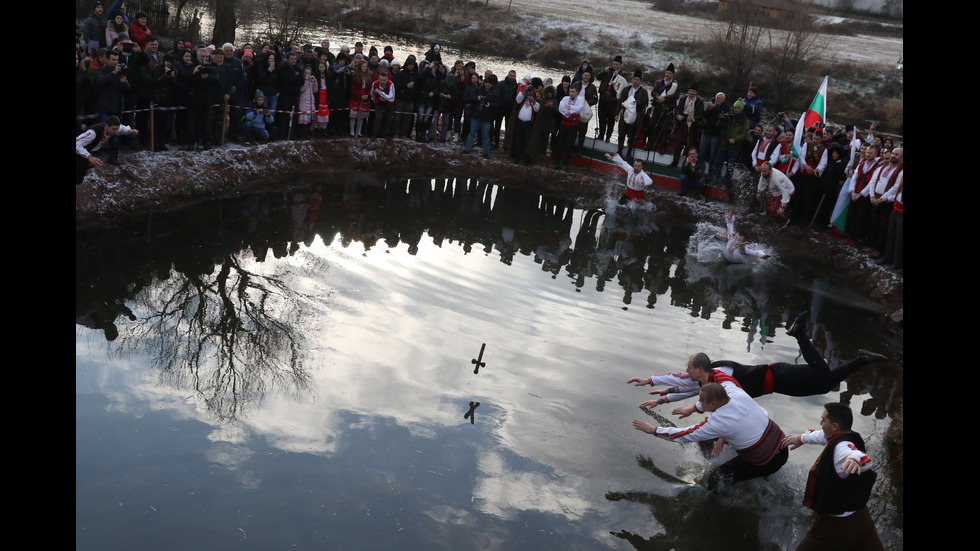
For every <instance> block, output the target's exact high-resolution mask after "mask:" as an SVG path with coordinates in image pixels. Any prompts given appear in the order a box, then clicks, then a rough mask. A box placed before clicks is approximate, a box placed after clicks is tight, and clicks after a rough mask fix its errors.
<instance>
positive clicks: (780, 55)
mask: <svg viewBox="0 0 980 551" xmlns="http://www.w3.org/2000/svg"><path fill="white" fill-rule="evenodd" d="M782 22H783V25H782V29H780V30H778V31H774V32H771V33H769V46H768V48H767V50H766V60H767V67H768V69H769V70H768V74H769V78H770V83H771V86H772V90H771V93H772V95H773V96H774V99H776V100H777V101H782V102H785V101H787V100H789V99H790V98H791V97H793V95H794V92H795V89H796V88H798V87H799V80H800V77H801V75H804V74H806V72H807V69H808V68H809V66H810V65H811V64H812V62H813V61H814V59H816V58H817V57H819V56H820V55H821V54H822V53H823V52H824V50H825V49H826V43H825V42H824V36H823V34H822V33H821V27H820V26H819V25H818V24H817V23H816V22H815V21H814V18H813V11H812V9H811V6H810V5H809V4H799V5H797V6H796V7H795V8H794V10H793V11H792V12H789V13H788V14H787V15H786V16H784V17H783V20H782Z"/></svg>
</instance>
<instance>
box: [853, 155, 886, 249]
mask: <svg viewBox="0 0 980 551" xmlns="http://www.w3.org/2000/svg"><path fill="white" fill-rule="evenodd" d="M879 166H881V160H880V159H879V158H878V148H877V147H876V146H873V145H869V146H867V148H866V149H865V150H864V160H862V161H861V162H860V163H858V165H857V168H855V169H854V175H853V176H851V178H850V179H849V180H848V186H847V187H848V191H849V192H850V194H851V204H850V205H849V206H848V207H847V225H846V228H847V229H846V231H847V238H848V239H850V240H851V241H853V242H854V243H855V245H858V246H860V245H863V244H864V240H865V239H867V238H868V232H869V229H870V227H871V199H870V198H869V197H868V194H867V193H866V192H865V189H866V188H867V187H868V184H870V183H871V178H872V177H873V176H874V174H875V171H876V170H878V167H879Z"/></svg>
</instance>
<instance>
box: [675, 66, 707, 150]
mask: <svg viewBox="0 0 980 551" xmlns="http://www.w3.org/2000/svg"><path fill="white" fill-rule="evenodd" d="M703 126H704V100H703V99H701V96H700V95H698V85H697V84H696V83H693V82H692V83H691V85H690V86H688V88H687V95H686V96H685V97H684V98H682V99H681V100H680V101H678V102H677V107H675V108H674V132H672V135H673V137H674V161H673V162H672V163H671V166H680V165H679V164H678V162H679V161H680V159H681V157H683V156H684V155H686V154H687V152H688V151H689V150H690V149H691V148H692V147H693V148H699V146H700V145H701V131H702V128H703Z"/></svg>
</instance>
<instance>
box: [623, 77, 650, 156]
mask: <svg viewBox="0 0 980 551" xmlns="http://www.w3.org/2000/svg"><path fill="white" fill-rule="evenodd" d="M642 78H643V73H642V72H641V71H640V70H639V69H637V70H636V71H634V72H633V82H632V84H631V85H630V86H629V87H628V88H625V89H624V90H623V91H622V92H620V94H619V105H620V109H619V115H618V116H617V117H616V119H617V120H618V121H619V147H618V149H617V150H616V151H617V152H619V153H620V154H621V155H625V156H626V157H629V158H633V150H634V149H635V148H636V131H637V129H639V126H640V124H639V123H640V114H642V113H643V112H644V111H646V108H647V105H648V104H649V103H650V95H649V93H648V92H647V89H646V88H644V87H643V86H642V82H643V80H642ZM624 140H625V141H626V151H623V141H624Z"/></svg>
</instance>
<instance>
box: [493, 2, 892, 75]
mask: <svg viewBox="0 0 980 551" xmlns="http://www.w3.org/2000/svg"><path fill="white" fill-rule="evenodd" d="M651 6H652V5H651V3H650V2H649V0H606V1H604V2H597V1H596V0H551V1H550V2H535V3H526V2H514V3H513V4H511V9H512V10H514V11H517V12H520V13H524V14H526V15H528V16H538V17H543V18H548V19H551V20H553V21H552V22H549V23H541V22H538V24H539V25H540V26H545V27H547V28H567V29H574V30H576V31H578V32H581V33H582V34H583V35H584V36H586V37H588V38H589V39H590V40H592V39H594V37H596V36H597V35H612V34H615V32H616V29H619V33H618V34H619V35H620V37H621V38H620V40H622V41H626V40H627V39H628V37H630V36H631V35H633V34H634V33H636V34H637V35H638V36H639V37H640V38H641V40H642V42H645V43H646V45H647V46H646V48H643V49H641V50H640V51H635V52H610V57H612V56H614V55H616V54H617V53H623V56H624V58H627V59H630V58H631V59H633V60H641V59H642V60H644V64H645V65H646V66H647V67H665V66H666V65H667V63H670V62H674V63H677V60H671V59H667V58H666V57H665V56H664V54H663V53H662V51H660V50H659V49H658V47H657V46H658V45H661V44H658V43H659V42H660V41H662V40H666V39H668V38H670V39H680V40H684V39H704V38H707V37H708V36H709V35H710V33H711V31H712V28H717V27H720V26H721V25H722V23H718V22H716V21H706V20H704V19H701V18H699V17H691V16H687V15H679V14H672V13H664V12H659V11H656V10H654V9H653V8H652V7H651ZM515 32H517V31H515ZM828 39H829V40H832V42H833V44H834V47H833V48H832V49H831V50H829V51H828V52H826V54H825V56H827V57H829V56H833V57H834V58H836V59H839V60H841V61H845V60H846V61H855V62H859V63H874V64H878V65H882V66H891V67H894V65H895V62H896V61H898V59H899V58H900V57H901V56H902V52H903V47H904V40H903V39H901V38H883V37H877V36H833V37H828ZM593 62H594V63H595V62H596V61H595V60H593ZM626 64H627V65H628V66H630V65H631V63H630V62H629V61H627V63H626Z"/></svg>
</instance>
